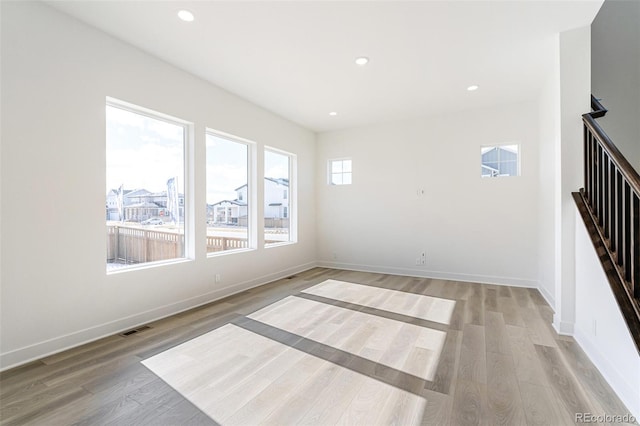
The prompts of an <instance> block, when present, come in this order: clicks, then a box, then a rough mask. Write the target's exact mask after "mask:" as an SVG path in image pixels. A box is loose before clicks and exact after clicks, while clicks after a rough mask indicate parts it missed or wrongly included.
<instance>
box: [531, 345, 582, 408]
mask: <svg viewBox="0 0 640 426" xmlns="http://www.w3.org/2000/svg"><path fill="white" fill-rule="evenodd" d="M535 349H536V353H537V354H538V358H539V359H540V362H541V364H542V368H543V370H544V371H545V373H546V377H547V380H548V381H549V382H550V384H551V388H552V389H553V391H554V394H555V395H556V397H557V398H558V399H559V401H560V403H561V405H562V407H563V408H564V409H565V410H566V411H567V412H568V413H570V415H571V416H573V415H574V414H575V413H591V412H593V410H592V407H591V406H590V404H589V401H588V399H587V397H586V395H585V393H584V391H583V389H582V387H581V386H580V384H579V383H578V381H577V380H576V379H575V377H574V376H573V374H572V373H571V371H570V370H569V369H568V368H567V366H566V364H565V363H564V362H563V359H562V356H561V353H560V350H559V349H558V348H553V347H550V346H544V345H535Z"/></svg>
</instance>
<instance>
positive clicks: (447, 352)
mask: <svg viewBox="0 0 640 426" xmlns="http://www.w3.org/2000/svg"><path fill="white" fill-rule="evenodd" d="M461 344H462V333H461V332H458V331H456V330H449V331H448V332H447V337H446V338H445V341H444V346H443V347H442V353H441V355H440V361H439V362H438V368H437V369H436V371H435V375H434V377H433V380H432V381H430V382H427V384H426V386H425V389H429V390H432V391H434V392H439V393H443V394H447V395H451V394H452V392H451V386H452V383H453V381H454V380H455V377H456V373H457V367H458V365H457V357H456V355H457V353H458V350H457V348H458V347H459V346H460V345H461Z"/></svg>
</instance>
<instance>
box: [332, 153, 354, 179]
mask: <svg viewBox="0 0 640 426" xmlns="http://www.w3.org/2000/svg"><path fill="white" fill-rule="evenodd" d="M351 175H352V170H351V159H340V160H329V185H351Z"/></svg>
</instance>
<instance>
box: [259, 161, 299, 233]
mask: <svg viewBox="0 0 640 426" xmlns="http://www.w3.org/2000/svg"><path fill="white" fill-rule="evenodd" d="M291 160H292V159H291V156H290V155H287V154H284V153H280V152H275V151H270V150H265V152H264V233H265V235H264V239H265V245H270V244H277V243H281V242H285V241H291V232H290V231H291V215H290V212H291V206H290V202H291V198H293V197H294V196H295V195H293V194H291V191H290V179H291V176H290V170H291ZM285 191H287V194H289V195H291V196H287V197H284V194H285Z"/></svg>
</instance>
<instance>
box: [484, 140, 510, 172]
mask: <svg viewBox="0 0 640 426" xmlns="http://www.w3.org/2000/svg"><path fill="white" fill-rule="evenodd" d="M480 157H481V168H480V175H481V176H482V177H501V176H518V175H519V170H518V145H499V146H492V147H481V148H480Z"/></svg>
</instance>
